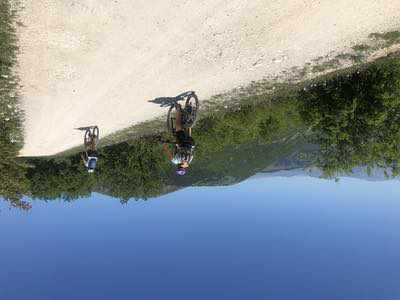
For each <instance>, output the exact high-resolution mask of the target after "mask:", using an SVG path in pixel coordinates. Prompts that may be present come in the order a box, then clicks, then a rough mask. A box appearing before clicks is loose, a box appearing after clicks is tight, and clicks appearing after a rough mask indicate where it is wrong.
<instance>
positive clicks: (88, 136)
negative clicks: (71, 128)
mask: <svg viewBox="0 0 400 300" xmlns="http://www.w3.org/2000/svg"><path fill="white" fill-rule="evenodd" d="M91 139H92V134H91V133H90V129H86V131H85V136H84V137H83V144H84V145H87V144H88V143H90V141H91Z"/></svg>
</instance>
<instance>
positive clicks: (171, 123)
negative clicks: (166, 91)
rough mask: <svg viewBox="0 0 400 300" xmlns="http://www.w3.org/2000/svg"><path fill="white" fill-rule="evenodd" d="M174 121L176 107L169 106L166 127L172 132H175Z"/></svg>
mask: <svg viewBox="0 0 400 300" xmlns="http://www.w3.org/2000/svg"><path fill="white" fill-rule="evenodd" d="M175 122H176V109H175V106H174V105H173V106H171V107H170V108H169V110H168V114H167V128H168V131H170V132H171V133H172V134H174V133H175V130H176V129H175Z"/></svg>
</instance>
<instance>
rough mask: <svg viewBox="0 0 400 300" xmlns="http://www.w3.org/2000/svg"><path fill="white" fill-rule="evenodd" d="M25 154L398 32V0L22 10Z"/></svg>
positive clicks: (125, 1)
mask: <svg viewBox="0 0 400 300" xmlns="http://www.w3.org/2000/svg"><path fill="white" fill-rule="evenodd" d="M21 2H22V5H23V6H24V9H23V10H22V12H21V16H20V18H21V22H22V23H23V24H24V26H21V27H20V28H19V35H20V39H21V54H20V57H19V63H20V68H19V73H20V76H21V80H22V85H23V89H22V97H23V107H24V109H25V112H26V120H25V135H26V139H25V147H24V148H23V150H22V152H21V155H29V156H36V155H50V154H55V153H57V152H60V151H63V150H66V149H68V148H71V147H73V146H77V145H79V144H80V143H81V140H82V138H81V134H82V133H81V132H79V131H75V130H74V129H73V128H75V127H80V126H86V125H90V124H97V125H98V126H99V127H100V128H101V131H102V133H103V135H104V134H109V133H112V132H114V131H116V130H118V129H123V128H125V127H127V126H130V125H132V124H134V123H137V122H141V121H144V120H147V119H149V118H152V117H155V116H159V115H160V114H162V113H163V112H164V110H162V109H160V108H158V107H156V106H155V105H154V104H151V103H148V102H147V100H149V99H152V98H155V97H160V96H173V95H175V94H178V93H180V92H182V91H185V90H195V91H197V93H198V94H199V95H200V97H202V98H206V97H209V96H211V95H213V94H215V93H218V92H223V91H227V90H229V89H232V88H234V87H237V86H240V85H245V84H247V83H249V82H250V81H252V80H258V79H261V78H263V77H265V76H270V75H275V74H279V73H280V72H281V71H282V70H285V69H288V68H290V67H292V66H302V65H304V64H305V63H306V62H308V61H311V60H312V59H313V58H317V57H320V56H324V55H326V54H328V53H331V52H332V51H334V52H337V53H338V52H340V51H343V50H345V49H348V48H349V47H351V46H352V45H354V44H355V43H358V42H362V41H363V39H365V38H366V37H367V36H368V34H369V33H372V32H378V31H388V30H391V29H393V28H398V27H399V25H400V9H399V8H400V4H399V0H351V1H349V0H335V1H332V0H252V1H243V0H152V1H144V0H136V1H131V0H115V1H114V0H113V1H111V0H79V1H71V0H70V1H61V0H29V1H28V0H22V1H21Z"/></svg>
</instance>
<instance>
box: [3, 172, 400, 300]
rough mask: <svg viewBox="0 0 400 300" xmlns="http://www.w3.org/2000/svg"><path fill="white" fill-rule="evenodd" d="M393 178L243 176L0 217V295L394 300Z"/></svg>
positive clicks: (397, 235) (399, 217)
mask: <svg viewBox="0 0 400 300" xmlns="http://www.w3.org/2000/svg"><path fill="white" fill-rule="evenodd" d="M399 187H400V182H398V181H385V182H368V181H362V180H358V179H349V178H342V179H341V180H340V182H339V183H335V182H333V181H325V180H321V179H318V178H308V177H293V178H261V179H251V180H248V181H246V182H243V183H241V184H239V185H236V186H232V187H205V188H188V189H185V190H183V191H179V192H176V193H173V194H170V195H166V196H163V197H160V198H157V199H152V200H150V201H147V202H130V203H129V204H128V205H125V206H122V205H121V204H120V203H119V202H118V201H117V200H116V199H113V198H111V197H107V196H103V195H100V194H93V195H92V196H91V197H90V198H87V199H81V200H78V201H76V202H73V203H64V202H61V201H52V202H47V203H46V202H43V201H34V203H33V209H32V211H30V212H28V213H23V212H19V211H15V210H12V211H9V210H8V209H7V208H6V207H5V206H4V204H3V205H2V207H1V209H2V211H1V213H0V236H1V244H0V245H1V247H0V299H1V300H3V299H4V300H13V299H40V300H43V299H174V300H177V299H185V300H187V299H290V300H293V299H306V300H310V299H324V300H327V299H328V300H329V299H349V300H350V299H351V300H357V299H362V300H364V299H371V300H372V299H373V300H378V299H384V300H391V299H393V300H396V299H400V285H399V279H400V267H399V258H400V197H399V196H400V189H399Z"/></svg>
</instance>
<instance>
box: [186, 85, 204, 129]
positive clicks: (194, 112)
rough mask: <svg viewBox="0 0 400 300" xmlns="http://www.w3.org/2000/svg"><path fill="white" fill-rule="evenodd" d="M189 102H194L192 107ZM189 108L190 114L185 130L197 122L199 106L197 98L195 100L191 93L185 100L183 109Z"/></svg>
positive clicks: (193, 94) (194, 95)
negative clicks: (190, 108)
mask: <svg viewBox="0 0 400 300" xmlns="http://www.w3.org/2000/svg"><path fill="white" fill-rule="evenodd" d="M191 100H194V105H193V103H191ZM188 106H191V107H192V110H191V114H190V120H191V121H190V122H189V123H188V124H185V128H189V127H193V126H194V125H195V123H196V121H197V112H198V110H199V107H200V104H199V98H197V95H196V94H195V93H194V92H193V93H191V94H190V95H189V96H188V98H187V99H186V102H185V109H186V108H187V107H188Z"/></svg>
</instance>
